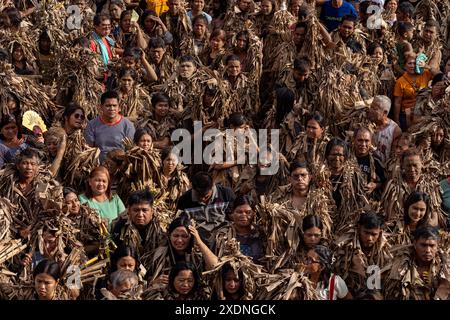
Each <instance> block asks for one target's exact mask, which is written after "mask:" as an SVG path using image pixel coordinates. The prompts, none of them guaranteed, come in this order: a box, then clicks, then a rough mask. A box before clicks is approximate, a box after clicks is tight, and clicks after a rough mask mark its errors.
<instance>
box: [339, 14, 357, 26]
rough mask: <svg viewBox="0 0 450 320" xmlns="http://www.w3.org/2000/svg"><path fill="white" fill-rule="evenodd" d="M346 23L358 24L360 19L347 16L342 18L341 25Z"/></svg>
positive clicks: (350, 15)
mask: <svg viewBox="0 0 450 320" xmlns="http://www.w3.org/2000/svg"><path fill="white" fill-rule="evenodd" d="M344 21H350V22H353V24H356V23H357V22H358V17H355V16H354V15H352V14H346V15H345V16H343V17H342V20H341V23H340V24H343V23H344Z"/></svg>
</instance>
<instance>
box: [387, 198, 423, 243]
mask: <svg viewBox="0 0 450 320" xmlns="http://www.w3.org/2000/svg"><path fill="white" fill-rule="evenodd" d="M403 213H404V218H403V221H396V223H395V225H394V226H391V227H390V229H391V230H392V231H391V233H390V234H389V236H388V241H389V243H391V244H392V245H405V244H410V243H412V242H413V240H414V239H413V234H414V231H416V229H418V228H420V227H421V226H423V225H428V223H429V221H430V216H431V205H430V196H429V195H428V194H427V193H425V192H420V191H414V192H412V193H411V194H410V195H409V196H408V198H406V201H405V205H404V209H403Z"/></svg>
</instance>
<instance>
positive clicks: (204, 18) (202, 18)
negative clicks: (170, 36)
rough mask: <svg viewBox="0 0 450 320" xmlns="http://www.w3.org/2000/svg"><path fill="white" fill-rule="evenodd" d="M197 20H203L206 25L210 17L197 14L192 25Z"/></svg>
mask: <svg viewBox="0 0 450 320" xmlns="http://www.w3.org/2000/svg"><path fill="white" fill-rule="evenodd" d="M197 21H203V22H204V23H205V24H206V25H208V19H206V17H205V16H204V15H203V14H199V15H196V16H195V17H194V19H192V25H193V26H194V25H195V24H196V23H197Z"/></svg>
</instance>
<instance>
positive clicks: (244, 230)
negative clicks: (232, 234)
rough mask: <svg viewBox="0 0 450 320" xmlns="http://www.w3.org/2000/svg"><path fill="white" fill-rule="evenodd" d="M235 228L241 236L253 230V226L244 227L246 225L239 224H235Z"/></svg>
mask: <svg viewBox="0 0 450 320" xmlns="http://www.w3.org/2000/svg"><path fill="white" fill-rule="evenodd" d="M234 229H235V230H236V233H237V234H238V235H241V236H246V235H249V234H250V232H251V230H252V229H251V226H245V227H244V226H238V225H236V224H235V225H234Z"/></svg>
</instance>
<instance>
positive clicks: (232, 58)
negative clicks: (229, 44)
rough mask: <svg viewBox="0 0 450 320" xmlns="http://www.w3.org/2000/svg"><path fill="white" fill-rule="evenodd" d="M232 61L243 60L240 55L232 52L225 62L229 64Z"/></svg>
mask: <svg viewBox="0 0 450 320" xmlns="http://www.w3.org/2000/svg"><path fill="white" fill-rule="evenodd" d="M230 61H239V62H241V60H239V57H238V56H237V55H235V54H230V55H228V56H227V58H226V59H225V64H228V62H230Z"/></svg>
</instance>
